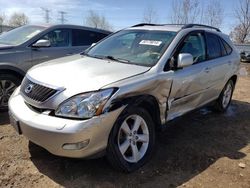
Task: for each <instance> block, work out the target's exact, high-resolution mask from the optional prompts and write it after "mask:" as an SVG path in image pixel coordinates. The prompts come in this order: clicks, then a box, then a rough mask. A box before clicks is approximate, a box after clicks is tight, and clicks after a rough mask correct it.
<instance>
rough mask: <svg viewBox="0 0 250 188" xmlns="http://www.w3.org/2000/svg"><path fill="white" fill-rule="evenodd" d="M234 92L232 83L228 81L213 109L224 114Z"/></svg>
mask: <svg viewBox="0 0 250 188" xmlns="http://www.w3.org/2000/svg"><path fill="white" fill-rule="evenodd" d="M233 91H234V82H233V81H232V80H229V81H228V82H227V84H226V85H225V87H224V88H223V90H222V91H221V93H220V96H219V98H218V99H217V101H216V103H215V109H216V111H218V112H225V111H226V110H227V108H228V107H229V105H230V103H231V100H232V96H233Z"/></svg>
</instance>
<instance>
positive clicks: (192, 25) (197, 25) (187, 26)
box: [182, 24, 221, 32]
mask: <svg viewBox="0 0 250 188" xmlns="http://www.w3.org/2000/svg"><path fill="white" fill-rule="evenodd" d="M192 27H206V28H209V29H214V30H216V31H218V32H221V30H220V29H218V28H216V27H212V26H209V25H202V24H187V25H184V26H183V27H182V29H187V28H192Z"/></svg>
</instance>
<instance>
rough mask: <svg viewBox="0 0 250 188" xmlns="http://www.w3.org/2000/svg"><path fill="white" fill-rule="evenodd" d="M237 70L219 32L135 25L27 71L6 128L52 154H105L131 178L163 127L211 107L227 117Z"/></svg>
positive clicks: (230, 49) (236, 59)
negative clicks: (9, 124) (91, 45)
mask: <svg viewBox="0 0 250 188" xmlns="http://www.w3.org/2000/svg"><path fill="white" fill-rule="evenodd" d="M239 64H240V58H239V54H238V52H237V51H236V49H235V47H234V46H233V44H232V42H231V41H230V39H229V37H228V36H227V35H225V34H223V33H221V32H220V30H219V29H217V28H213V27H209V26H203V25H195V24H190V25H153V24H139V25H136V26H133V27H130V28H127V29H124V30H121V31H119V32H117V33H115V34H113V35H111V36H110V37H108V38H106V39H105V40H103V41H101V42H99V43H98V44H96V45H95V46H93V47H91V48H89V49H88V50H86V51H85V53H84V54H79V55H74V56H70V57H64V58H60V59H56V60H52V61H51V62H48V63H44V64H41V65H37V66H35V67H33V68H32V69H30V70H29V71H28V73H27V74H26V77H25V78H24V81H23V82H22V85H21V86H20V87H19V88H17V89H16V90H15V92H14V93H13V95H12V96H11V98H10V101H9V110H10V119H11V124H12V125H13V127H14V128H15V129H16V131H17V132H18V133H19V134H23V135H24V136H26V137H27V138H28V139H29V140H30V141H32V142H34V143H36V144H38V145H40V146H42V147H44V148H45V149H47V150H48V151H49V152H51V153H53V154H55V155H59V156H65V157H74V158H82V157H93V156H94V157H96V156H100V155H101V154H106V155H107V158H108V160H109V161H110V164H112V165H113V166H114V167H115V168H118V169H120V170H122V171H126V172H131V171H134V170H136V169H138V168H139V167H141V166H142V165H143V164H145V163H146V162H147V161H148V160H149V159H150V156H151V155H152V153H153V150H154V148H155V143H156V142H155V138H156V136H157V134H155V131H156V130H159V129H160V128H162V127H164V126H166V125H167V122H168V121H171V120H173V119H175V118H176V117H179V116H182V115H183V114H186V113H188V112H191V111H192V110H194V109H198V108H200V107H202V106H204V105H207V104H210V103H211V102H213V103H214V105H215V107H216V109H217V110H218V111H220V112H224V111H226V110H227V108H228V106H229V105H230V101H231V97H232V94H233V91H234V88H235V84H236V81H237V78H238V72H239ZM208 136H209V135H208ZM166 149H167V148H166Z"/></svg>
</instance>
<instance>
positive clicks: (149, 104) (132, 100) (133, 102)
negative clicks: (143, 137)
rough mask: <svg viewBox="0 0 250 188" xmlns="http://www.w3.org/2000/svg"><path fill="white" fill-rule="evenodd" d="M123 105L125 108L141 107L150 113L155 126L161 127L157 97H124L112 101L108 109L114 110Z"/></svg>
mask: <svg viewBox="0 0 250 188" xmlns="http://www.w3.org/2000/svg"><path fill="white" fill-rule="evenodd" d="M123 105H126V106H127V107H126V108H125V109H124V110H126V109H127V108H131V107H133V106H137V107H141V108H143V109H145V110H146V111H147V112H148V113H149V114H150V115H151V118H152V120H153V122H154V123H155V128H156V129H160V128H161V119H160V108H159V105H158V102H157V99H156V98H155V97H154V96H152V95H138V96H132V97H126V98H122V99H119V100H116V101H114V102H113V103H112V105H111V108H110V109H109V110H110V111H112V110H115V109H117V108H119V107H121V106H123Z"/></svg>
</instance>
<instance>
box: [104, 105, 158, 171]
mask: <svg viewBox="0 0 250 188" xmlns="http://www.w3.org/2000/svg"><path fill="white" fill-rule="evenodd" d="M154 142H155V129H154V123H153V121H152V118H151V116H150V115H149V113H148V112H147V111H146V110H144V109H143V108H139V107H134V108H129V109H127V110H125V112H123V113H122V115H121V116H120V117H119V118H118V119H117V121H116V123H115V125H114V127H113V129H112V131H111V133H110V136H109V142H108V147H107V158H108V160H109V162H110V163H111V165H112V166H114V167H115V168H116V169H119V170H122V171H125V172H132V171H135V170H137V169H138V168H140V167H141V166H142V165H144V164H145V163H146V162H147V161H148V160H149V158H150V156H151V154H152V152H153V147H154Z"/></svg>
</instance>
